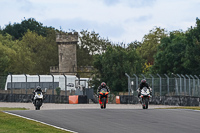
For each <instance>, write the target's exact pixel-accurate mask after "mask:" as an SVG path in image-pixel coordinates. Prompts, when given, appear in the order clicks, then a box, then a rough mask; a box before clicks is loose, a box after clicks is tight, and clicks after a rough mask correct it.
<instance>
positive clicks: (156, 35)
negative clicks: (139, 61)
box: [137, 27, 167, 65]
mask: <svg viewBox="0 0 200 133" xmlns="http://www.w3.org/2000/svg"><path fill="white" fill-rule="evenodd" d="M166 36H167V33H166V31H165V29H161V28H158V27H156V28H155V29H153V30H150V33H149V34H147V35H145V36H144V37H143V41H142V43H141V46H140V47H138V48H137V51H138V52H139V53H140V55H141V56H142V58H143V59H145V60H146V61H147V64H151V65H153V64H154V57H153V56H154V55H155V54H156V52H157V47H158V46H159V45H160V41H161V39H162V38H163V37H166Z"/></svg>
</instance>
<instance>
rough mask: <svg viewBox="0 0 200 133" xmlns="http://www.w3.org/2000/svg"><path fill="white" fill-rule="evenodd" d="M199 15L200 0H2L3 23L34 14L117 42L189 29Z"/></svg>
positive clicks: (47, 21)
mask: <svg viewBox="0 0 200 133" xmlns="http://www.w3.org/2000/svg"><path fill="white" fill-rule="evenodd" d="M197 17H198V18H200V0H0V26H1V28H4V27H5V25H8V24H9V23H11V24H14V23H21V21H22V20H24V18H26V19H28V18H34V19H36V21H38V22H41V23H43V25H44V26H52V27H54V28H56V29H60V27H61V29H62V30H63V31H66V32H69V31H70V29H74V30H76V31H78V32H79V31H81V30H83V29H84V30H89V31H92V30H94V31H95V32H96V33H99V34H100V36H101V37H102V38H108V39H109V40H110V41H112V42H114V43H120V42H124V43H126V44H127V43H130V42H133V41H135V40H137V41H142V38H143V37H144V35H145V34H148V33H149V31H150V30H152V29H153V28H155V27H160V28H165V29H166V30H167V31H174V30H180V29H181V30H183V31H186V30H187V29H188V28H190V27H191V26H195V22H196V18H197Z"/></svg>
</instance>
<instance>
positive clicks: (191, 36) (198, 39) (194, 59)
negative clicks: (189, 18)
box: [184, 18, 200, 75]
mask: <svg viewBox="0 0 200 133" xmlns="http://www.w3.org/2000/svg"><path fill="white" fill-rule="evenodd" d="M186 38H187V47H186V52H185V59H184V67H185V68H188V69H189V70H188V74H193V75H195V74H200V20H199V19H198V18H196V26H195V27H191V28H190V29H188V31H187V32H186Z"/></svg>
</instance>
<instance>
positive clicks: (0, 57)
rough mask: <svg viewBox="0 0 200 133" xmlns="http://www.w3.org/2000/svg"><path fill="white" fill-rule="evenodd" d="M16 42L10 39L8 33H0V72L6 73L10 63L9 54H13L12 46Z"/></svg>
mask: <svg viewBox="0 0 200 133" xmlns="http://www.w3.org/2000/svg"><path fill="white" fill-rule="evenodd" d="M15 44H16V41H12V37H11V36H10V35H9V34H6V35H5V36H3V35H2V34H0V73H1V74H8V72H9V65H10V64H11V56H12V55H14V54H15V51H14V50H13V49H12V47H13V46H14V45H15Z"/></svg>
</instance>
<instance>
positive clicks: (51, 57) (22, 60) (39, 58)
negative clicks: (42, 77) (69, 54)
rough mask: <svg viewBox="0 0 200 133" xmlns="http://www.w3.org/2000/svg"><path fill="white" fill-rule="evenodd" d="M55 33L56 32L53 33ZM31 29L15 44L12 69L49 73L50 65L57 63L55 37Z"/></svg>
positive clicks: (15, 71)
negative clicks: (39, 33)
mask: <svg viewBox="0 0 200 133" xmlns="http://www.w3.org/2000/svg"><path fill="white" fill-rule="evenodd" d="M52 35H54V33H52ZM50 37H51V35H49V37H48V38H47V37H43V36H41V35H38V34H37V33H35V32H32V31H29V30H28V32H27V33H26V34H25V35H24V36H23V38H22V40H21V41H19V42H18V44H17V45H15V47H14V50H15V51H16V55H15V56H13V58H12V59H13V63H12V64H11V66H10V70H12V71H13V73H28V74H36V73H38V74H48V73H49V70H50V66H54V65H57V60H58V59H57V58H58V52H57V45H56V43H55V40H54V39H55V37H54V38H52V39H53V40H52V39H50Z"/></svg>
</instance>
